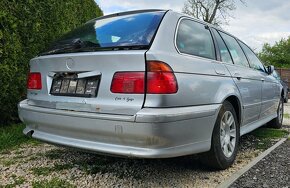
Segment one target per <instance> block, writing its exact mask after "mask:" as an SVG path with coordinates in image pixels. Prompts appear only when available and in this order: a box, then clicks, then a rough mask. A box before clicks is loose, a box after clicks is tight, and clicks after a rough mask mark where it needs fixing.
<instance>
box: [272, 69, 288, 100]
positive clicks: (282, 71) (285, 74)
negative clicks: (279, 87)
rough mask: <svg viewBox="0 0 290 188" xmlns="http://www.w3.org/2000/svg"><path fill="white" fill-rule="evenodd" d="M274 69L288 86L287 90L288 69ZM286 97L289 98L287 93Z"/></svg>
mask: <svg viewBox="0 0 290 188" xmlns="http://www.w3.org/2000/svg"><path fill="white" fill-rule="evenodd" d="M275 69H276V71H277V72H278V73H279V74H280V76H281V79H282V80H283V81H284V82H285V83H287V84H288V88H290V69H284V68H275ZM288 96H289V97H290V94H289V93H288Z"/></svg>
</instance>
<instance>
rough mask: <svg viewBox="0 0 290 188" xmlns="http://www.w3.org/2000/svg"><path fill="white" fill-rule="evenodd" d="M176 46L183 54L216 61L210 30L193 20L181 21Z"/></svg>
mask: <svg viewBox="0 0 290 188" xmlns="http://www.w3.org/2000/svg"><path fill="white" fill-rule="evenodd" d="M176 46H177V48H178V50H179V51H180V52H181V53H185V54H189V55H195V56H200V57H205V58H209V59H216V58H215V50H214V44H213V40H212V36H211V34H210V31H209V29H208V28H207V27H206V26H205V25H203V24H200V23H198V22H195V21H192V20H188V19H183V20H181V22H180V24H179V27H178V31H177V37H176Z"/></svg>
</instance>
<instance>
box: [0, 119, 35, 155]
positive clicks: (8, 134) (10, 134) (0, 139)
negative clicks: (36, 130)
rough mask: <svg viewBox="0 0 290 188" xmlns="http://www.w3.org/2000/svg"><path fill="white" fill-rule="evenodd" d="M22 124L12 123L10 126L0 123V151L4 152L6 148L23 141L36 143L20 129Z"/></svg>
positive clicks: (18, 144) (23, 126) (16, 145)
mask: <svg viewBox="0 0 290 188" xmlns="http://www.w3.org/2000/svg"><path fill="white" fill-rule="evenodd" d="M24 128H25V125H24V124H14V125H10V126H1V125H0V143H1V144H0V152H1V153H3V152H4V153H6V152H7V150H9V149H12V148H17V147H19V146H20V145H21V144H24V143H37V142H36V141H35V140H33V139H31V138H29V137H27V136H25V135H24V134H23V133H22V130H23V129H24Z"/></svg>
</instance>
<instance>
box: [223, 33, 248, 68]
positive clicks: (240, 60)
mask: <svg viewBox="0 0 290 188" xmlns="http://www.w3.org/2000/svg"><path fill="white" fill-rule="evenodd" d="M219 33H220V34H221V36H222V38H223V39H224V41H225V43H226V45H227V47H228V49H229V51H230V53H231V56H232V58H233V60H234V63H235V64H236V65H240V66H244V67H249V63H248V60H247V58H246V56H245V54H244V52H243V50H242V48H241V47H240V45H239V43H238V42H237V41H236V39H235V38H234V37H231V36H229V35H227V34H225V33H223V32H219Z"/></svg>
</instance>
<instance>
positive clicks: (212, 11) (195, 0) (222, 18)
mask: <svg viewBox="0 0 290 188" xmlns="http://www.w3.org/2000/svg"><path fill="white" fill-rule="evenodd" d="M236 1H240V2H242V3H243V4H245V2H244V0H187V1H186V2H185V3H184V7H183V10H182V11H183V13H185V14H188V15H190V16H193V17H195V18H198V19H201V20H203V21H205V22H208V23H211V24H214V25H222V24H227V23H228V17H231V15H230V12H231V11H233V10H235V9H236Z"/></svg>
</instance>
